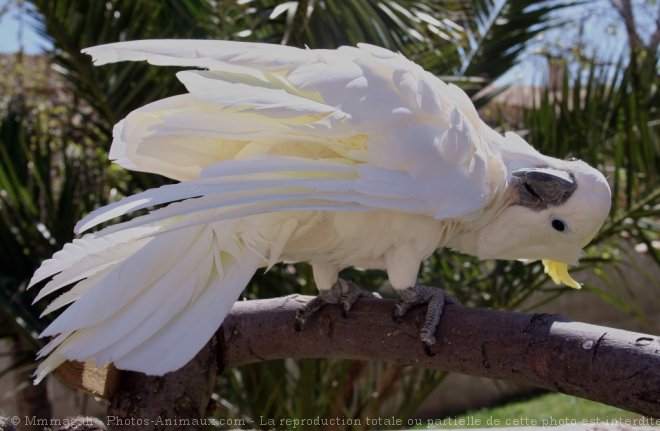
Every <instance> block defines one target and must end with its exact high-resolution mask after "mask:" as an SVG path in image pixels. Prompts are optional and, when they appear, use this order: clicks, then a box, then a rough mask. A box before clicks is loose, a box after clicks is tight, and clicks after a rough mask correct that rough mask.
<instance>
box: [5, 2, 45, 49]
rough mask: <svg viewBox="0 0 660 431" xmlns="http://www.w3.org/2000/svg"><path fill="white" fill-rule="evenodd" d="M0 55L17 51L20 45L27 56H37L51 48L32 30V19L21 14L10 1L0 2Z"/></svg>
mask: <svg viewBox="0 0 660 431" xmlns="http://www.w3.org/2000/svg"><path fill="white" fill-rule="evenodd" d="M0 11H3V12H4V14H3V15H2V16H0V53H3V54H7V53H12V52H16V51H18V50H19V48H20V46H21V44H22V45H23V47H24V50H25V52H26V53H28V54H38V53H40V52H43V51H44V50H45V49H48V48H50V47H51V44H50V43H48V41H47V40H45V39H44V38H42V37H41V36H40V35H39V34H37V32H36V31H35V30H34V28H33V25H32V24H33V22H32V18H31V17H29V16H28V15H26V14H25V13H21V11H20V10H19V9H18V7H16V5H15V4H14V2H13V1H11V0H0Z"/></svg>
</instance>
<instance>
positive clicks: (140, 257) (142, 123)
mask: <svg viewBox="0 0 660 431" xmlns="http://www.w3.org/2000/svg"><path fill="white" fill-rule="evenodd" d="M84 52H86V53H88V54H90V55H91V56H92V57H93V59H94V62H95V64H97V65H102V64H105V63H109V62H116V61H126V60H130V61H141V60H146V61H148V62H149V63H151V64H154V65H161V66H190V67H195V68H199V69H204V70H188V71H183V72H179V73H178V74H177V76H178V78H179V80H180V81H181V82H182V83H183V84H184V85H185V87H186V89H187V93H186V94H183V95H179V96H174V97H170V98H167V99H164V100H159V101H157V102H154V103H151V104H149V105H146V106H144V107H142V108H140V109H138V110H136V111H134V112H132V113H131V114H129V115H128V116H127V117H126V118H125V119H123V120H122V121H121V122H120V123H118V124H117V125H116V127H115V129H114V142H113V144H112V148H111V151H110V156H111V158H112V159H113V160H114V161H116V162H117V163H119V164H120V165H122V166H124V167H126V168H127V169H133V170H139V171H146V172H152V173H156V174H160V175H164V176H167V177H170V178H173V179H175V180H179V181H180V182H179V183H177V184H173V185H166V186H163V187H160V188H158V189H153V190H147V191H144V192H142V193H139V194H137V195H134V196H130V197H127V198H125V199H123V200H121V201H119V202H116V203H113V204H110V205H108V206H106V207H103V208H100V209H98V210H96V211H94V212H92V213H91V214H89V216H87V217H86V218H85V219H83V220H81V221H80V222H79V223H78V225H77V227H76V230H77V231H78V232H83V231H86V230H89V229H91V228H93V227H95V226H97V225H99V224H100V223H103V222H106V221H109V220H111V219H114V218H116V217H119V216H122V215H125V214H128V213H131V212H133V211H136V210H138V209H143V208H152V207H154V206H157V205H165V206H162V207H160V208H158V209H154V210H152V211H150V212H149V213H148V214H147V215H143V216H140V217H136V218H134V219H132V220H130V221H127V222H124V223H119V224H115V225H112V226H110V227H106V228H104V229H101V230H99V231H98V232H95V233H91V234H87V235H85V236H83V237H82V238H80V239H78V240H75V241H74V242H73V243H72V244H69V245H67V246H65V247H64V249H63V250H62V251H60V252H58V253H56V254H55V255H54V256H53V258H52V259H50V260H48V261H46V262H44V264H43V265H42V267H41V268H40V269H39V270H38V271H37V272H36V273H35V275H34V277H33V279H32V281H31V285H34V284H36V283H38V282H42V281H45V280H47V279H48V278H49V277H51V276H53V277H52V279H50V280H49V281H48V282H47V283H46V284H45V286H44V287H42V290H41V292H40V294H39V298H38V299H41V298H43V297H44V296H46V295H50V294H52V293H55V292H61V291H62V290H63V289H64V288H66V287H68V286H71V285H72V284H73V285H74V286H73V287H72V288H71V289H70V290H68V291H66V292H65V293H63V294H61V296H59V297H57V298H55V299H54V300H53V301H52V303H51V304H50V305H49V307H48V309H47V310H46V312H47V313H49V312H52V311H54V310H57V309H60V308H61V307H64V306H67V305H68V308H66V310H64V312H63V313H62V314H61V315H60V316H58V317H57V319H55V321H54V322H53V323H52V324H51V325H50V326H49V327H48V328H47V329H46V330H45V331H44V333H43V334H42V336H54V338H53V340H52V341H51V342H50V343H49V344H48V345H47V346H46V347H45V348H44V349H43V350H42V351H41V352H40V356H46V355H48V357H47V358H46V359H45V360H44V361H43V362H42V363H41V365H40V366H39V369H38V371H37V375H36V379H37V381H38V380H40V379H42V378H43V377H44V376H45V375H46V374H48V373H49V372H50V371H52V370H53V369H54V368H56V367H57V366H58V365H59V364H60V363H61V362H62V361H64V360H67V359H72V360H73V359H75V360H87V361H94V362H96V363H98V364H104V363H108V362H113V363H114V364H115V365H116V366H117V367H118V368H124V369H131V370H136V371H141V372H145V373H149V374H163V373H166V372H168V371H172V370H175V369H177V368H179V367H181V366H183V365H184V364H185V363H186V362H187V361H189V360H190V359H191V358H192V357H193V356H194V355H195V354H196V353H197V351H198V350H199V349H200V348H201V347H202V346H203V345H204V344H205V343H206V342H207V341H208V339H209V338H210V337H211V335H212V334H213V333H214V332H215V331H216V330H217V328H218V327H219V325H220V324H221V323H222V321H223V319H224V317H225V316H226V314H227V313H228V312H229V309H230V307H231V305H232V304H233V303H234V301H235V300H236V299H237V298H238V296H239V295H240V293H241V291H242V290H243V289H244V287H245V286H246V284H247V283H248V281H249V280H250V278H251V277H252V275H253V274H254V272H255V271H256V270H257V269H258V268H260V267H264V266H268V267H270V266H272V265H274V264H276V263H278V262H281V261H308V262H311V263H312V265H313V267H314V275H315V280H316V282H317V285H318V287H319V289H321V290H324V289H329V288H330V286H331V285H332V284H334V282H335V281H336V280H337V273H338V271H339V270H341V269H343V268H344V267H347V266H351V265H358V266H365V267H374V268H383V269H386V270H387V271H388V275H389V278H390V281H391V282H392V284H393V286H394V287H395V288H397V289H405V288H406V287H409V286H410V285H411V283H412V284H414V282H415V278H416V275H417V269H418V267H419V264H420V262H421V261H422V260H423V259H424V258H426V257H427V256H428V255H429V254H430V253H432V252H433V251H434V250H435V249H436V248H438V247H442V246H445V245H448V244H449V245H451V246H452V247H455V248H457V249H461V250H464V251H466V252H469V253H472V254H476V255H478V256H482V257H493V256H491V255H495V256H494V257H497V254H498V250H499V248H498V247H497V246H492V245H485V246H480V244H481V243H482V242H481V241H482V239H480V238H479V237H478V236H479V232H481V231H482V230H483V229H484V227H487V226H489V225H491V222H492V221H496V220H499V218H501V215H502V214H503V212H505V211H506V210H507V208H510V207H512V205H513V206H515V205H514V202H513V200H515V199H513V198H512V195H511V191H510V190H509V187H508V184H509V182H510V180H511V178H512V172H513V171H514V170H517V169H521V168H536V167H539V166H542V165H543V166H546V167H548V166H549V167H551V168H553V169H556V170H562V169H564V170H566V171H567V172H568V171H570V172H571V175H572V177H571V178H578V177H579V178H582V177H580V176H579V175H578V174H576V173H575V172H577V171H580V170H585V171H586V170H588V169H591V168H589V167H588V166H587V167H584V166H582V165H580V166H577V165H570V167H565V166H564V165H562V164H561V163H568V162H562V161H557V160H556V159H550V158H548V157H545V156H543V155H541V154H539V153H537V152H536V151H535V150H533V149H532V148H531V147H529V146H528V145H527V144H526V143H524V141H522V139H520V138H518V137H516V136H507V138H505V137H502V136H501V135H499V134H497V133H496V132H494V131H493V130H491V129H490V128H489V127H488V126H487V125H485V124H484V123H483V122H482V121H481V120H480V119H479V117H478V115H477V112H476V110H475V108H474V106H473V105H472V103H471V102H470V100H469V98H468V97H467V96H466V95H465V93H464V92H463V91H461V90H460V89H459V88H457V87H456V86H454V85H448V84H445V83H444V82H442V81H441V80H439V79H438V78H436V77H435V76H433V75H431V74H430V73H428V72H426V71H424V70H422V69H421V68H420V67H419V66H417V65H416V64H414V63H412V62H410V61H408V60H406V59H405V58H404V57H403V56H401V55H400V54H396V53H393V52H390V51H388V50H385V49H382V48H378V47H374V46H369V45H359V46H358V47H341V48H339V49H337V50H304V49H297V48H292V47H286V46H279V45H266V44H249V43H241V42H227V41H191V40H175V41H172V40H167V41H163V40H145V41H134V42H122V43H115V44H110V45H104V46H98V47H94V48H89V49H86V50H84ZM521 141H522V143H521ZM576 166H577V167H576ZM585 166H586V165H585ZM571 169H572V170H571ZM574 171H575V172H574ZM592 171H593V169H592ZM589 172H590V175H592V176H594V175H595V177H594V180H593V182H594V183H595V184H596V185H594V186H593V187H592V186H591V185H589V184H587V185H584V186H583V185H581V184H580V183H579V181H581V180H579V181H578V180H577V179H576V181H578V190H579V191H583V190H587V189H589V188H590V187H592V188H593V190H595V191H592V192H589V193H592V194H597V195H598V198H597V199H596V198H595V199H594V200H593V201H594V202H596V203H597V204H596V205H591V209H587V210H586V211H587V213H588V214H586V215H584V214H583V218H584V219H589V220H591V222H590V224H589V226H588V228H589V229H590V230H589V232H588V233H584V232H582V230H581V231H580V232H578V233H576V234H575V235H576V239H570V238H569V239H564V240H563V241H564V242H563V245H562V246H561V247H560V246H558V250H559V251H561V248H562V247H568V248H571V250H572V251H573V248H576V249H577V250H578V251H579V249H580V248H581V247H583V246H584V245H585V242H584V241H585V239H586V240H587V241H588V239H590V238H589V236H593V234H595V231H594V229H593V227H594V226H596V227H595V229H598V227H599V226H600V224H601V223H602V220H603V219H604V215H603V212H604V213H605V214H606V212H607V210H606V209H605V207H607V209H609V201H607V204H605V203H604V202H605V199H603V196H604V194H605V192H604V188H603V186H602V183H604V180H603V179H602V178H596V177H597V175H596V174H593V172H591V171H589ZM596 172H597V171H596ZM598 175H600V174H599V173H598ZM601 177H602V175H601ZM585 178H586V177H585ZM589 178H591V177H589ZM585 181H586V180H585ZM598 184H600V186H599V185H598ZM606 186H607V185H606V184H605V186H604V187H605V188H606ZM599 187H600V188H599ZM576 193H577V192H576ZM585 193H587V192H586V191H585ZM589 196H591V195H589ZM607 197H608V198H609V190H607ZM572 201H574V199H573V198H571V199H569V201H568V202H569V203H570V202H572ZM573 204H574V205H579V203H576V202H573ZM557 207H559V205H557ZM593 207H597V209H593ZM573 210H574V209H571V211H573ZM535 211H536V212H537V213H539V212H542V211H541V210H537V209H535ZM589 211H591V212H589ZM543 217H545V218H547V217H549V216H546V215H543ZM544 220H545V219H544ZM581 220H582V219H581ZM544 223H545V222H544ZM584 223H585V225H586V224H588V223H587V222H586V221H585V222H584ZM575 226H576V229H577V228H580V229H582V227H581V225H577V224H576V225H575ZM502 229H505V230H506V227H504V228H502ZM531 229H535V230H538V227H536V228H535V227H534V226H532V227H531ZM495 235H496V236H497V234H495ZM578 236H579V238H577V237H578ZM567 238H568V237H567ZM504 241H505V242H506V241H510V239H505V240H504ZM487 242H488V241H487ZM559 242H561V240H560V241H559ZM493 243H497V241H493ZM578 243H579V245H576V244H578ZM484 244H486V243H484ZM488 244H490V243H489V242H488ZM511 250H513V251H511ZM515 250H516V247H515V244H514V245H513V246H511V245H510V244H509V247H508V248H506V252H505V253H504V254H506V255H505V256H502V257H505V258H531V259H541V258H546V259H556V256H555V251H557V250H554V251H553V252H552V253H548V255H547V256H546V255H545V254H544V253H540V254H538V253H536V252H535V251H534V252H531V251H530V253H531V254H532V255H522V256H518V255H517V254H516V252H515ZM530 250H531V249H530ZM559 251H557V253H556V255H557V256H561V253H560V252H559ZM576 253H577V252H576ZM523 254H524V253H523ZM537 254H538V255H537ZM573 254H575V253H573ZM566 263H573V262H566ZM76 283H77V284H76Z"/></svg>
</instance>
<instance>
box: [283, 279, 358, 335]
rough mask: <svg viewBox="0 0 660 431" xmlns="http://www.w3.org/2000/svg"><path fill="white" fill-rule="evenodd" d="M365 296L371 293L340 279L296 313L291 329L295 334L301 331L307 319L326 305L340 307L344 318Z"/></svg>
mask: <svg viewBox="0 0 660 431" xmlns="http://www.w3.org/2000/svg"><path fill="white" fill-rule="evenodd" d="M365 296H371V293H369V292H368V291H366V290H363V289H361V288H360V287H358V286H357V285H356V284H355V283H353V282H350V281H346V280H342V279H341V278H340V279H339V280H337V283H335V285H334V286H332V288H331V289H330V290H322V291H320V292H319V295H318V296H317V297H315V298H314V299H312V300H311V301H309V302H308V303H307V304H305V305H304V306H303V307H302V308H301V309H299V310H298V311H297V312H296V319H295V322H294V324H293V329H295V331H296V332H300V331H302V329H303V326H305V322H306V321H307V319H308V318H309V317H310V316H312V315H313V314H314V313H316V312H317V311H318V310H320V309H321V308H323V307H324V306H326V305H328V304H339V305H340V307H341V315H342V316H343V317H344V318H346V317H347V316H348V312H349V311H350V310H351V308H352V307H353V304H355V302H356V301H357V300H358V299H360V298H362V297H365Z"/></svg>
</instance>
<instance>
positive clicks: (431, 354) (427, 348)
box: [422, 341, 437, 358]
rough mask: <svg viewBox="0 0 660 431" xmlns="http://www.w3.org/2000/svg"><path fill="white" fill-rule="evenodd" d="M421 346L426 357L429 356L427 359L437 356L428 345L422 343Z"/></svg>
mask: <svg viewBox="0 0 660 431" xmlns="http://www.w3.org/2000/svg"><path fill="white" fill-rule="evenodd" d="M422 346H423V347H424V353H426V356H429V357H431V358H432V357H434V356H435V355H437V353H435V352H433V351H432V350H431V345H430V344H428V343H426V342H423V341H422Z"/></svg>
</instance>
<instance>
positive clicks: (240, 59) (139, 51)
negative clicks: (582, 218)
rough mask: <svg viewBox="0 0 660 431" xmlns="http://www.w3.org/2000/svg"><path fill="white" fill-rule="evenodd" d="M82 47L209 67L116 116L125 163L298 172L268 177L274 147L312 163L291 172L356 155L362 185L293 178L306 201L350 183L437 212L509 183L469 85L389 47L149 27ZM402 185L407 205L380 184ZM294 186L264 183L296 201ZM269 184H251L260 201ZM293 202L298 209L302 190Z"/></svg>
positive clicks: (465, 208) (471, 206)
mask: <svg viewBox="0 0 660 431" xmlns="http://www.w3.org/2000/svg"><path fill="white" fill-rule="evenodd" d="M84 52H87V53H89V54H91V55H92V56H93V58H94V61H95V63H96V64H105V63H108V62H112V61H122V60H133V61H136V60H147V61H148V62H150V63H152V64H156V65H174V66H195V67H200V68H206V69H208V70H193V71H184V72H180V73H179V74H178V77H179V79H180V80H181V82H183V84H184V85H185V86H186V88H187V90H188V92H189V94H185V95H181V96H175V97H172V98H169V99H165V100H161V101H158V102H155V103H153V104H150V105H147V106H145V107H143V108H141V109H139V110H137V111H135V112H133V113H131V114H130V115H129V116H128V117H127V118H126V119H125V120H124V121H123V122H122V123H120V124H119V125H118V126H117V127H116V129H115V141H114V143H113V146H112V150H111V157H112V158H113V159H115V160H116V161H117V162H118V163H120V164H122V165H123V166H125V167H127V168H130V169H137V170H144V171H149V172H154V173H158V174H161V175H165V176H169V177H171V178H175V179H178V180H193V179H199V178H200V177H201V176H205V177H207V178H211V177H213V175H214V174H212V172H213V173H217V172H223V171H224V170H225V169H230V167H232V169H233V166H234V165H233V164H232V163H230V162H231V161H237V160H245V159H247V160H255V159H258V160H259V162H258V165H259V166H261V167H262V168H263V175H262V179H264V180H269V179H273V178H275V177H276V178H278V179H281V180H283V181H284V180H285V179H286V178H289V179H293V178H291V175H286V174H285V173H282V172H279V173H278V174H277V175H276V176H273V175H270V176H269V174H274V172H275V170H277V169H279V168H276V167H275V164H277V163H280V161H279V160H280V159H277V158H276V157H275V156H283V157H290V158H295V163H296V166H298V167H297V168H296V169H301V170H303V171H304V172H305V173H304V174H302V175H301V174H300V173H298V174H295V175H294V177H296V178H299V179H300V178H306V179H309V178H312V177H314V171H315V170H316V166H317V165H318V163H319V162H337V163H343V164H345V165H347V166H351V167H353V169H354V173H353V174H352V175H353V176H352V177H351V179H352V180H353V181H354V183H355V184H353V185H352V186H351V185H347V184H346V181H340V179H346V177H345V176H336V175H334V174H328V173H326V177H325V180H326V182H327V184H325V185H322V184H321V183H323V180H322V179H319V180H318V181H316V182H314V183H310V184H312V185H310V186H309V187H308V188H306V187H305V186H304V181H298V183H297V184H295V185H293V183H292V184H291V187H296V188H297V189H298V190H299V192H300V193H301V195H300V197H299V199H300V200H301V202H302V201H304V200H305V199H321V200H322V201H323V202H328V203H329V202H340V203H342V204H343V203H346V197H345V196H346V193H349V194H355V193H358V194H359V195H360V196H359V197H358V198H357V199H353V202H352V204H357V205H359V206H360V207H362V209H363V210H368V209H390V210H394V211H409V212H417V213H424V214H428V215H432V216H434V217H436V218H439V219H442V218H455V217H464V216H467V215H469V214H471V215H473V216H478V212H479V210H481V209H482V208H484V207H485V206H486V205H487V203H488V202H489V200H490V199H491V198H492V197H493V196H494V194H495V193H497V192H498V191H499V190H500V189H501V187H502V186H503V185H504V180H505V171H504V168H503V164H502V160H501V157H500V155H499V153H498V151H497V150H496V146H495V145H492V144H493V141H497V142H501V140H502V137H501V136H500V135H498V134H497V133H495V132H493V131H492V130H491V129H489V128H488V126H486V125H485V124H484V123H483V122H482V121H481V120H480V119H479V117H478V116H477V113H476V111H475V109H474V107H473V105H472V103H471V102H470V100H469V98H468V97H467V96H466V95H465V93H463V91H462V90H460V89H459V88H457V87H455V86H453V85H447V84H445V83H443V82H442V81H441V80H439V79H438V78H436V77H434V76H433V75H431V74H429V73H428V72H425V71H424V70H422V69H421V68H420V67H419V66H417V65H416V64H414V63H412V62H410V61H408V60H406V59H405V58H404V57H403V56H401V55H399V54H395V53H392V52H390V51H388V50H385V49H382V48H378V47H374V46H369V45H360V46H359V47H358V48H353V47H341V48H339V49H337V50H303V49H298V48H293V47H286V46H280V45H267V44H252V43H241V42H227V41H190V40H169V41H162V40H147V41H134V42H122V43H116V44H110V45H103V46H99V47H94V48H89V49H87V50H85V51H84ZM271 159H272V161H273V165H270V164H269V160H271ZM290 160H293V159H290ZM305 163H309V166H308V167H306V168H305V167H304V165H305ZM292 172H293V171H292ZM222 181H227V179H225V178H223V179H222ZM401 184H404V185H405V194H406V196H405V200H406V201H407V203H406V205H402V201H403V200H404V199H401V196H400V195H399V196H398V197H397V198H384V197H383V195H384V194H387V193H388V190H389V188H391V187H399V186H400V185H401ZM191 186H193V185H192V184H189V185H187V186H184V187H191ZM283 187H284V186H283ZM212 188H213V186H211V185H209V190H210V189H212ZM303 189H304V190H303ZM319 189H323V192H322V193H320V194H319ZM169 190H170V191H173V190H174V188H172V189H169ZM218 190H222V187H220V188H219V189H218ZM289 191H290V190H288V189H287V190H284V189H276V188H272V189H271V190H270V191H269V193H270V194H271V195H272V196H273V199H278V198H277V196H281V200H290V196H289ZM266 194H267V193H266V192H264V193H253V196H254V200H255V202H257V201H259V200H260V199H261V200H262V201H263V199H264V196H265V195H266ZM178 196H181V195H180V194H179V195H178ZM199 196H201V194H200V195H199ZM205 196H206V195H205ZM183 197H184V196H181V197H179V198H177V199H181V198H183ZM188 197H190V196H188ZM372 198H375V202H377V203H376V204H372V203H371V199H372ZM172 200H174V199H172ZM293 200H294V201H295V198H293ZM163 202H164V201H161V203H163ZM410 202H414V204H413V205H409V203H410ZM286 209H296V205H295V202H294V203H291V205H289V206H286ZM113 214H116V215H118V214H119V212H117V211H116V210H115V212H114V213H113ZM107 218H108V217H107V216H106V217H103V220H105V219H107ZM98 220H101V219H98ZM88 226H91V225H88ZM88 226H87V227H88ZM83 227H84V224H83Z"/></svg>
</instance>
